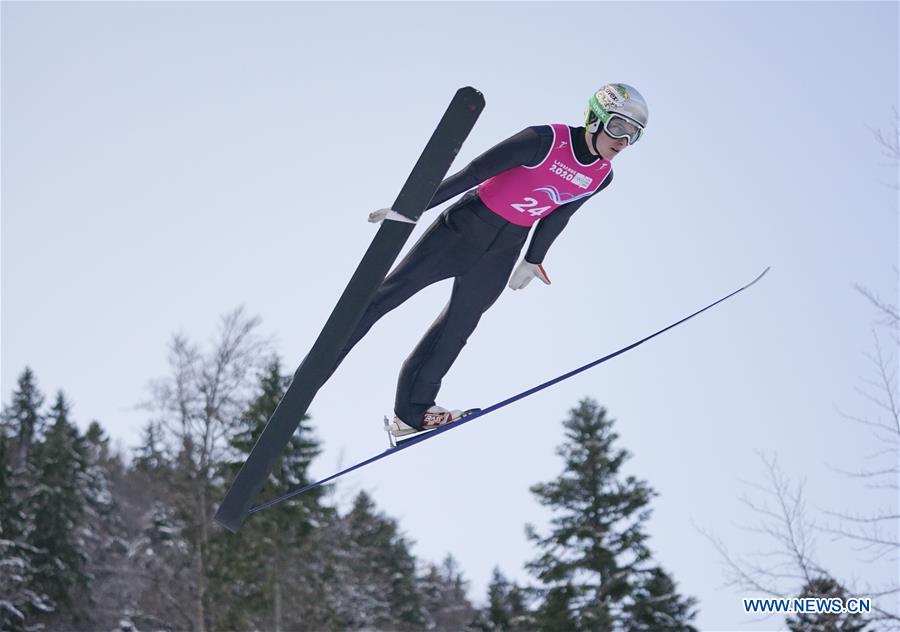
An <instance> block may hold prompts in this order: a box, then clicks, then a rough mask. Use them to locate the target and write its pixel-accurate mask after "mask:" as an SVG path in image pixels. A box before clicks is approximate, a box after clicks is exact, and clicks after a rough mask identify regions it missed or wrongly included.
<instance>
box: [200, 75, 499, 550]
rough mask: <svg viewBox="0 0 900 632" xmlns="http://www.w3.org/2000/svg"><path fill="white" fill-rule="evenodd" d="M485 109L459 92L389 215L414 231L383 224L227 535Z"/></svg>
mask: <svg viewBox="0 0 900 632" xmlns="http://www.w3.org/2000/svg"><path fill="white" fill-rule="evenodd" d="M483 109H484V97H482V95H481V93H480V92H478V90H476V89H475V88H470V87H466V88H460V89H459V90H458V91H457V92H456V95H455V96H454V97H453V100H452V101H451V102H450V105H449V107H448V108H447V111H446V112H445V113H444V116H443V118H441V120H440V122H439V123H438V126H437V128H436V129H435V130H434V133H433V134H432V136H431V139H430V140H429V141H428V144H427V145H426V146H425V149H424V151H423V152H422V155H421V156H419V160H418V161H417V162H416V164H415V166H414V167H413V170H412V172H411V173H410V174H409V177H408V178H407V179H406V183H405V184H404V185H403V188H402V189H401V190H400V194H399V195H398V196H397V199H396V201H395V202H394V204H393V206H392V207H391V208H392V209H393V210H394V211H395V212H397V213H399V214H400V215H403V216H404V217H406V218H408V219H411V220H413V223H410V222H405V221H384V222H382V223H381V226H380V228H379V229H378V233H377V234H376V235H375V238H374V239H373V240H372V243H371V245H370V246H369V249H368V250H367V251H366V254H365V256H363V259H362V261H361V262H360V264H359V266H358V267H357V269H356V272H355V273H354V274H353V277H352V278H351V279H350V282H349V283H348V284H347V287H346V289H345V290H344V293H343V294H342V295H341V298H340V299H339V300H338V303H337V305H336V306H335V308H334V310H333V311H332V313H331V316H330V317H329V319H328V321H327V322H326V323H325V326H324V328H323V329H322V332H321V333H320V334H319V337H318V338H317V339H316V342H315V344H313V346H312V348H311V349H310V351H309V353H308V354H307V355H306V358H304V360H303V362H302V363H301V364H300V367H299V368H298V369H297V371H296V372H295V373H294V379H293V380H292V381H291V384H290V386H289V387H288V390H287V392H286V393H285V394H284V397H282V399H281V401H280V402H279V404H278V407H277V408H276V409H275V412H274V413H273V414H272V417H271V418H270V419H269V421H268V423H267V424H266V427H265V429H264V430H263V432H262V434H261V435H260V437H259V439H258V440H257V442H256V445H255V446H253V450H252V451H251V452H250V454H249V455H248V457H247V460H246V461H245V462H244V465H243V466H242V467H241V470H240V472H238V475H237V477H236V478H235V479H234V482H233V483H232V484H231V488H230V489H229V490H228V492H227V493H226V494H225V498H224V499H223V500H222V504H221V505H219V509H218V511H217V512H216V515H215V520H216V522H218V523H219V524H220V525H222V526H223V527H225V528H226V529H228V530H229V531H232V532H237V530H238V529H240V527H241V524H242V523H243V522H244V520H245V519H246V517H247V514H248V512H249V509H250V505H251V503H252V502H253V501H254V500H255V499H256V497H257V496H258V495H259V492H260V490H261V489H262V487H263V485H264V484H265V481H266V479H267V478H268V477H269V475H270V473H271V472H272V469H273V468H274V467H275V463H276V462H277V460H278V458H279V457H280V456H281V453H282V452H283V451H284V448H285V446H286V445H287V443H288V441H289V440H290V438H291V435H293V434H294V431H296V429H297V426H298V425H299V423H300V419H301V418H302V417H303V415H304V413H306V410H307V408H309V404H310V402H312V399H313V397H315V394H316V393H317V392H318V390H319V389H320V388H321V387H322V384H323V383H324V382H325V380H326V379H327V376H328V374H329V372H330V371H331V369H332V368H333V367H334V364H335V362H336V361H337V357H338V354H339V353H340V351H341V349H343V347H344V345H345V344H346V343H347V340H348V339H349V338H350V336H351V335H352V333H353V330H354V329H355V328H356V325H357V323H359V320H360V319H361V318H362V315H363V313H364V312H365V310H366V307H368V305H369V302H370V301H371V300H372V297H373V296H374V294H375V292H376V290H377V289H378V286H379V285H380V284H381V282H382V281H383V280H384V277H385V276H386V275H387V273H388V270H390V268H391V266H392V265H393V263H394V261H396V259H397V256H398V255H399V254H400V250H401V249H402V248H403V245H404V244H405V243H406V241H407V239H408V238H409V236H410V234H411V233H412V231H413V228H414V227H415V223H414V221H415V220H417V219H418V218H419V216H420V215H421V214H422V212H423V211H424V210H425V209H426V208H427V207H428V204H429V203H430V202H431V198H432V197H434V193H435V191H436V190H437V187H438V185H439V184H440V183H441V181H442V180H443V179H444V176H446V175H447V170H448V169H450V164H451V163H452V162H453V159H454V158H455V157H456V154H457V153H459V150H460V148H461V147H462V144H463V141H464V140H465V139H466V137H468V135H469V132H471V131H472V128H473V127H474V126H475V121H477V120H478V116H479V115H480V114H481V111H482V110H483Z"/></svg>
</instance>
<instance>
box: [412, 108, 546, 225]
mask: <svg viewBox="0 0 900 632" xmlns="http://www.w3.org/2000/svg"><path fill="white" fill-rule="evenodd" d="M552 142H553V131H552V130H551V128H550V127H549V126H548V125H541V126H534V127H526V128H525V129H523V130H522V131H521V132H519V133H518V134H515V135H513V136H510V137H509V138H507V139H506V140H504V141H502V142H501V143H499V144H497V145H494V146H493V147H491V148H490V149H488V150H487V151H486V152H484V153H483V154H481V155H480V156H478V157H477V158H476V159H475V160H473V161H472V162H470V163H469V164H468V165H467V166H466V167H465V168H464V169H463V170H462V171H459V172H457V173H454V174H453V175H452V176H449V177H448V178H446V179H445V180H444V181H443V182H441V185H440V186H439V187H438V189H437V192H435V194H434V197H433V198H432V199H431V204H430V205H429V206H428V208H434V207H435V206H438V205H439V204H443V203H444V202H446V201H447V200H449V199H450V198H452V197H456V196H457V195H459V194H460V193H463V192H465V191H468V190H469V189H471V188H472V187H474V186H477V185H479V184H481V183H482V182H484V181H485V180H487V179H488V178H493V177H494V176H495V175H497V174H498V173H502V172H504V171H506V170H508V169H512V168H513V167H518V166H519V165H527V166H529V167H532V166H534V165H538V164H540V162H541V160H543V159H544V157H545V156H546V155H547V152H548V151H550V145H551V144H552Z"/></svg>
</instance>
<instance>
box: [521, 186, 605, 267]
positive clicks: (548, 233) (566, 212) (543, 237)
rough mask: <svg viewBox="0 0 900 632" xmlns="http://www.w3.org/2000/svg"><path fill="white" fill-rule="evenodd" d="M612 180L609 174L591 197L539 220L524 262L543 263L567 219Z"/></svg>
mask: <svg viewBox="0 0 900 632" xmlns="http://www.w3.org/2000/svg"><path fill="white" fill-rule="evenodd" d="M612 179H613V174H612V173H610V174H609V177H608V178H607V179H606V180H605V181H604V182H603V184H601V185H600V188H599V189H597V191H596V192H594V193H593V194H592V195H590V196H588V197H586V198H581V199H580V200H577V201H575V202H569V203H568V204H563V205H562V206H560V207H559V208H558V209H556V210H555V211H553V212H552V213H550V215H548V216H547V217H545V218H543V219H542V220H540V221H539V222H538V223H537V228H535V229H534V234H532V236H531V243H530V244H529V246H528V251H527V252H526V253H525V261H527V262H528V263H543V262H544V257H546V256H547V251H548V250H550V246H551V245H552V244H553V241H554V240H555V239H556V238H557V237H559V234H560V233H561V232H562V230H563V228H565V227H566V224H568V223H569V219H571V217H572V215H574V214H575V211H577V210H578V209H579V208H581V205H582V204H584V203H585V202H587V201H588V200H590V199H591V198H592V197H594V196H595V195H597V193H600V191H602V190H603V189H605V188H606V187H608V186H609V184H610V182H612Z"/></svg>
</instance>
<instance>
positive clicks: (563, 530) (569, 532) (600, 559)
mask: <svg viewBox="0 0 900 632" xmlns="http://www.w3.org/2000/svg"><path fill="white" fill-rule="evenodd" d="M563 425H564V428H565V430H566V435H565V436H566V441H565V442H564V443H563V444H562V445H561V446H560V447H559V448H558V450H557V454H559V455H560V456H561V457H562V458H563V459H564V470H563V472H562V474H561V475H560V477H559V479H557V480H554V481H551V482H549V483H542V484H538V485H535V486H533V487H532V488H531V491H532V492H533V493H534V494H535V496H537V498H538V499H539V501H540V503H541V504H542V505H544V506H547V507H550V508H551V509H552V511H553V514H552V519H551V527H550V532H549V533H547V534H545V535H540V534H538V533H537V531H536V530H535V529H534V528H533V527H531V526H530V525H529V526H528V527H527V529H526V530H527V534H528V537H529V539H530V540H531V541H533V542H534V543H535V544H536V545H537V547H538V550H539V551H540V555H539V556H538V557H537V558H536V559H534V560H532V561H531V562H529V563H528V564H527V568H528V569H529V571H530V572H531V573H532V574H533V575H534V576H535V577H536V578H537V580H538V581H539V582H540V586H539V587H538V588H537V590H536V594H537V596H538V597H539V598H540V600H541V603H540V607H539V608H538V612H537V614H536V616H537V627H538V628H539V629H553V630H573V631H577V630H631V629H635V630H639V629H644V628H642V627H640V621H638V620H637V619H636V618H635V616H636V615H637V614H640V615H641V617H644V618H646V617H648V616H650V614H652V613H653V612H655V611H656V610H658V609H660V608H663V607H665V617H671V625H670V626H669V627H667V628H665V629H667V630H691V629H692V628H691V626H690V621H691V619H692V618H693V616H694V614H693V611H692V610H691V606H692V602H691V601H690V600H684V599H683V598H681V597H678V596H677V595H676V594H675V593H674V586H671V588H673V591H671V593H666V595H665V597H666V599H665V600H662V601H654V600H651V599H647V598H644V597H645V596H650V595H651V592H650V591H651V589H652V590H654V591H656V590H658V589H659V587H660V586H659V585H657V584H647V583H646V581H645V577H647V574H648V573H650V576H651V577H652V576H653V575H652V569H653V568H655V565H653V564H652V560H651V555H650V551H649V549H648V548H647V544H646V540H647V535H646V533H645V531H644V526H645V523H646V522H647V520H648V519H649V517H650V509H649V506H648V505H649V502H650V499H651V498H652V497H653V495H654V492H653V491H652V490H651V489H650V487H649V486H648V485H647V483H646V482H644V481H641V480H638V479H637V478H635V477H634V476H626V477H623V476H622V475H621V474H620V469H621V467H622V464H623V463H624V462H625V461H626V460H627V459H628V458H629V456H630V455H629V454H628V452H627V451H625V450H623V449H620V448H617V447H616V446H615V442H616V440H617V438H618V435H616V433H615V432H613V420H611V419H609V418H608V417H607V416H606V410H605V409H604V408H602V407H600V406H599V405H598V404H597V403H596V402H595V401H593V400H591V399H585V400H582V401H581V402H580V404H579V406H578V407H577V408H575V409H573V410H572V411H571V415H570V417H569V418H568V419H567V420H566V421H565V422H564V424H563ZM653 594H654V595H655V593H653ZM636 600H639V601H640V604H641V605H640V608H636V606H635V605H634V604H635V601H636ZM665 617H662V616H661V618H665Z"/></svg>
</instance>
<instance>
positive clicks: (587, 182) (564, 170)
mask: <svg viewBox="0 0 900 632" xmlns="http://www.w3.org/2000/svg"><path fill="white" fill-rule="evenodd" d="M550 173H553V174H555V175H558V176H559V177H560V178H562V179H563V180H566V181H568V182H571V183H572V184H574V185H575V186H577V187H578V188H579V189H587V188H588V187H589V186H591V183H592V182H593V181H594V180H593V178H590V177H588V176H586V175H584V174H583V173H579V172H578V171H575V170H574V169H572V167H570V166H568V165H566V164H564V163H562V162H560V161H559V160H554V161H553V164H552V165H550Z"/></svg>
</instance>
